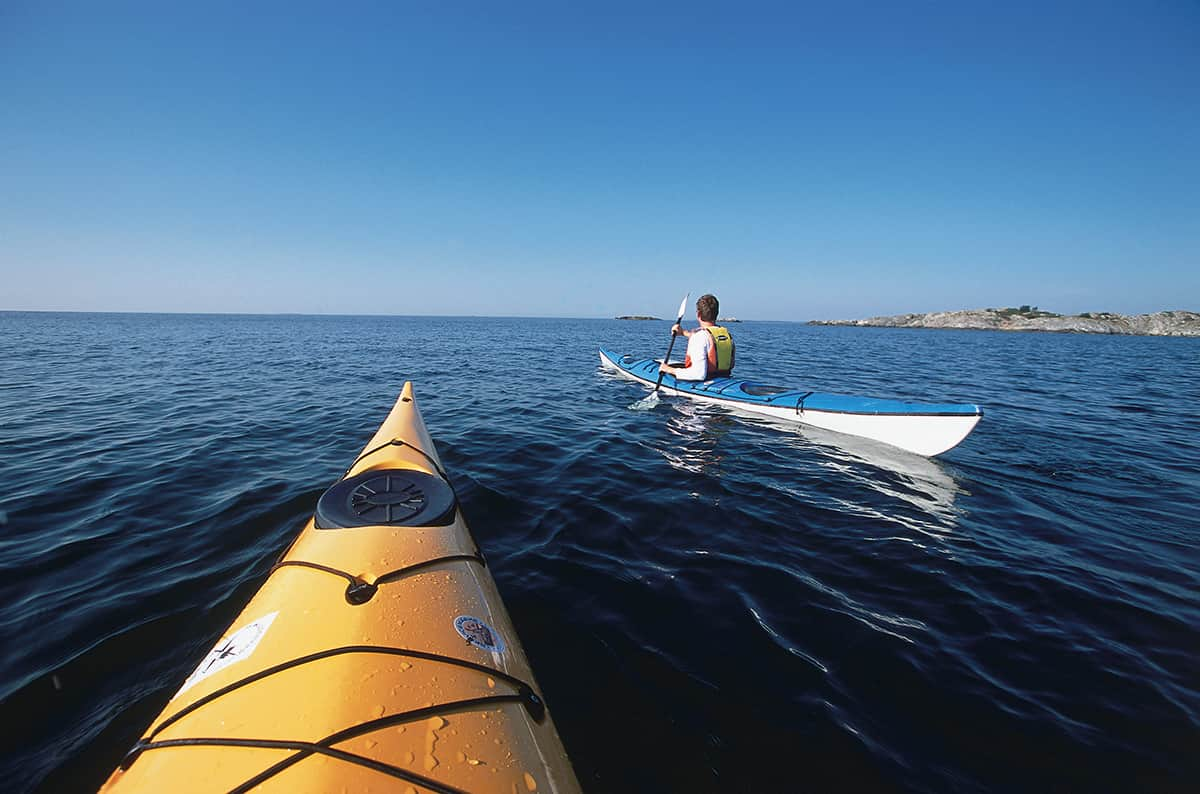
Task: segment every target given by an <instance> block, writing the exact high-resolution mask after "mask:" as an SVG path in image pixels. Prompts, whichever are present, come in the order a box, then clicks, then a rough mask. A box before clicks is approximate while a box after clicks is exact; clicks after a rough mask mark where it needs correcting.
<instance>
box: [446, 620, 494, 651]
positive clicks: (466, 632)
mask: <svg viewBox="0 0 1200 794" xmlns="http://www.w3.org/2000/svg"><path fill="white" fill-rule="evenodd" d="M454 629H455V630H456V631H457V632H458V634H459V636H460V637H462V638H463V639H464V640H466V641H467V642H469V643H471V644H472V645H474V646H475V647H476V648H482V649H483V650H485V651H491V652H492V653H501V652H502V651H503V650H504V639H503V638H502V637H501V636H500V635H499V633H497V632H496V630H495V629H493V628H492V627H491V626H489V625H488V624H486V623H484V622H483V621H482V620H480V619H479V618H473V617H471V616H470V615H459V616H458V617H456V618H455V619H454Z"/></svg>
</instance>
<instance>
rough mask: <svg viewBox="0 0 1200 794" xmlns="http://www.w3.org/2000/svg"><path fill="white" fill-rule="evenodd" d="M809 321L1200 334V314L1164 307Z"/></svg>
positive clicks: (987, 311) (817, 322)
mask: <svg viewBox="0 0 1200 794" xmlns="http://www.w3.org/2000/svg"><path fill="white" fill-rule="evenodd" d="M808 324H809V325H859V326H871V327H876V328H957V329H978V330H989V331H1053V332H1058V333H1080V334H1132V335H1137V336H1200V314H1197V313H1196V312H1189V311H1164V312H1153V313H1152V314H1133V315H1124V314H1114V313H1112V312H1084V313H1083V314H1072V315H1063V314H1055V313H1054V312H1046V311H1042V310H1040V309H1038V308H1037V307H1036V306H1022V307H1020V308H1017V309H1012V308H1009V309H968V310H961V311H953V312H929V313H926V314H897V315H892V316H890V317H870V318H868V319H865V320H810V321H809V323H808Z"/></svg>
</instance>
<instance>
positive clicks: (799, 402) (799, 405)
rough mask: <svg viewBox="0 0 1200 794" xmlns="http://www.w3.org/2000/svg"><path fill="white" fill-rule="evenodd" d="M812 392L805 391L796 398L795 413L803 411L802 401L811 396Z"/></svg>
mask: <svg viewBox="0 0 1200 794" xmlns="http://www.w3.org/2000/svg"><path fill="white" fill-rule="evenodd" d="M812 394H813V393H812V392H810V391H806V392H805V393H804V394H801V395H800V399H798V400H796V413H798V414H802V413H804V401H805V400H807V399H808V398H809V397H812Z"/></svg>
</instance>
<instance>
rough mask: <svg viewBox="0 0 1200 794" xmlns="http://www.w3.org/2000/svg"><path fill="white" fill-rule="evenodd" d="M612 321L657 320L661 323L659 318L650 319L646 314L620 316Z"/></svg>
mask: <svg viewBox="0 0 1200 794" xmlns="http://www.w3.org/2000/svg"><path fill="white" fill-rule="evenodd" d="M614 319H617V320H658V321H659V322H662V318H661V317H651V316H650V315H648V314H622V315H621V316H620V317H616V318H614Z"/></svg>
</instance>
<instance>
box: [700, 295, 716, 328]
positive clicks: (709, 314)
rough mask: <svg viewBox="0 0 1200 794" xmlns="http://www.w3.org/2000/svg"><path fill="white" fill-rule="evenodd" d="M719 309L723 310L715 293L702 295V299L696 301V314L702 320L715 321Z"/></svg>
mask: <svg viewBox="0 0 1200 794" xmlns="http://www.w3.org/2000/svg"><path fill="white" fill-rule="evenodd" d="M719 311H721V304H720V303H718V302H717V299H716V297H715V296H713V295H701V296H700V300H698V301H696V316H697V317H699V318H700V321H701V322H705V323H715V322H716V321H717V312H719Z"/></svg>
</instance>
